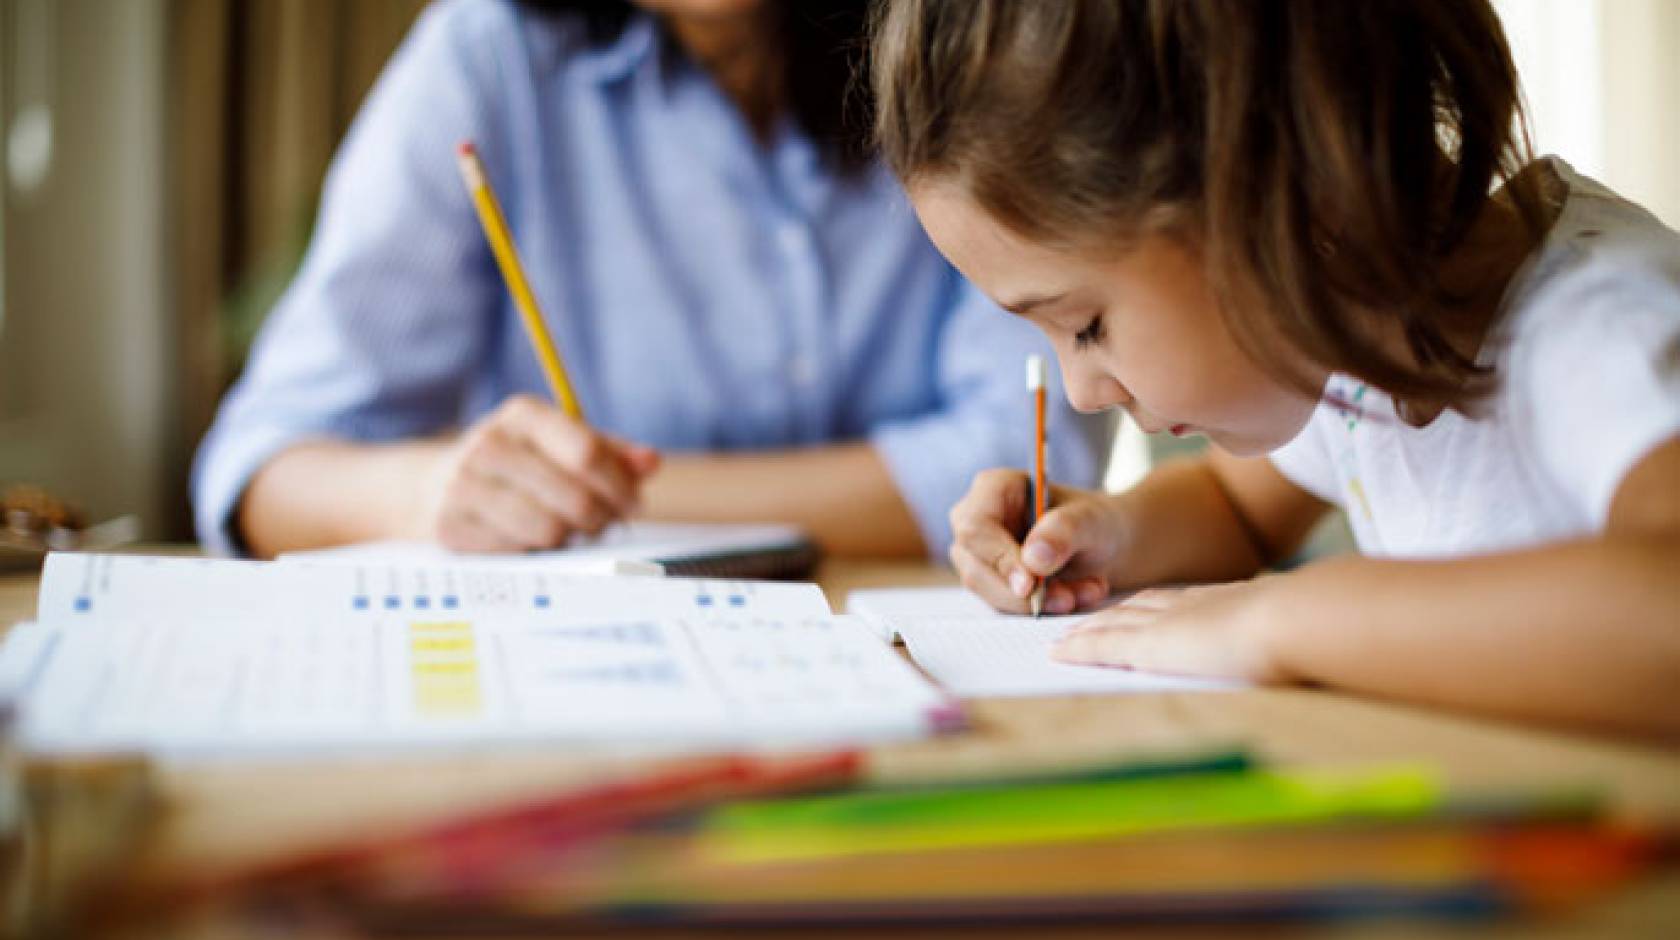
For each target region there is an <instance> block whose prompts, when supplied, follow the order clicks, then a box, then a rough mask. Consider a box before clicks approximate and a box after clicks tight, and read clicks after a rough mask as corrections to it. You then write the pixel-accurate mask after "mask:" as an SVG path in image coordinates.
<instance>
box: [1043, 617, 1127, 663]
mask: <svg viewBox="0 0 1680 940" xmlns="http://www.w3.org/2000/svg"><path fill="white" fill-rule="evenodd" d="M1133 646H1134V636H1133V631H1132V630H1131V629H1129V628H1126V627H1116V626H1106V627H1098V628H1095V629H1087V630H1073V631H1070V632H1069V633H1068V634H1067V635H1065V636H1063V637H1062V638H1061V639H1060V640H1058V641H1056V645H1055V646H1054V647H1052V648H1051V650H1050V657H1051V658H1052V659H1054V660H1056V661H1057V662H1064V663H1076V664H1080V665H1097V666H1118V667H1120V668H1122V669H1130V668H1132V655H1131V654H1132V652H1133Z"/></svg>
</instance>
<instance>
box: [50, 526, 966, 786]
mask: <svg viewBox="0 0 1680 940" xmlns="http://www.w3.org/2000/svg"><path fill="white" fill-rule="evenodd" d="M40 619H41V620H42V622H43V623H48V624H50V625H52V626H53V627H54V628H56V629H57V631H58V633H59V636H58V642H57V643H56V646H55V649H54V652H53V655H52V656H51V658H50V660H49V661H48V662H47V663H46V665H45V667H44V668H43V671H42V673H41V676H40V679H39V680H38V681H37V682H36V683H35V684H34V688H33V689H32V690H31V692H30V693H29V695H28V697H27V699H26V700H25V703H24V726H23V727H24V734H23V741H24V743H25V746H26V747H28V748H30V749H31V750H35V751H47V752H65V751H71V752H97V751H111V750H119V751H120V750H139V751H146V752H151V753H157V754H166V755H172V756H174V755H189V756H220V755H229V754H253V753H265V752H275V751H278V752H287V753H289V752H295V751H300V750H301V751H320V750H336V749H353V750H357V751H362V750H367V749H369V748H384V747H403V746H414V745H424V746H435V745H439V744H471V745H478V744H484V743H496V742H504V741H531V740H536V741H547V742H568V743H591V744H604V745H615V746H620V745H622V746H638V745H649V746H660V747H673V748H684V749H693V748H706V747H717V746H754V745H760V744H801V745H813V746H815V745H827V744H843V743H855V742H863V741H872V740H879V739H882V738H895V737H905V736H913V735H919V734H923V733H926V732H928V731H930V730H934V729H936V728H938V727H942V726H945V725H948V724H950V723H952V722H953V721H954V720H955V718H956V716H957V713H956V711H955V710H954V708H953V707H952V706H951V703H950V701H949V700H948V699H947V698H946V697H945V696H943V695H942V694H940V693H939V692H938V691H937V690H936V689H934V688H933V687H932V686H931V685H929V684H928V683H927V682H926V681H925V680H923V679H922V678H921V677H920V676H919V675H917V674H916V672H915V671H914V670H913V669H911V668H910V667H909V666H908V664H906V663H905V662H904V661H903V660H902V659H901V658H899V657H898V656H896V655H894V654H893V653H892V652H891V651H890V650H887V649H885V648H883V647H882V646H881V644H880V643H879V642H878V641H877V640H876V639H875V638H874V637H873V636H871V635H870V634H869V632H868V631H867V629H865V628H864V627H863V626H862V625H861V624H860V623H858V622H857V621H855V620H853V619H851V618H845V617H836V616H833V615H832V614H830V613H829V612H828V607H827V604H826V602H825V601H824V599H823V596H822V593H821V591H820V590H818V589H817V588H816V586H815V585H809V584H767V583H761V582H730V581H713V580H706V579H684V578H662V579H646V578H630V579H616V578H590V577H566V576H560V575H553V574H547V573H543V572H535V571H512V570H505V569H482V568H480V569H473V568H459V567H421V568H404V567H401V566H385V565H371V566H347V565H320V566H315V565H305V564H293V565H277V564H263V563H258V562H235V561H217V560H202V559H158V558H143V557H137V556H98V555H57V556H52V557H50V558H49V559H48V562H47V568H46V571H45V572H44V575H43V583H42V590H41V599H40Z"/></svg>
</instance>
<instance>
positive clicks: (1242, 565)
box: [951, 450, 1328, 613]
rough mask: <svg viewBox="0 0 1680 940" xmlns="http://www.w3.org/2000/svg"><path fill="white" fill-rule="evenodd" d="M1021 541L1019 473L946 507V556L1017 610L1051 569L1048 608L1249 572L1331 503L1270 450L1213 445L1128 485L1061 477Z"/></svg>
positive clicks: (1022, 478) (977, 486)
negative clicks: (1077, 485)
mask: <svg viewBox="0 0 1680 940" xmlns="http://www.w3.org/2000/svg"><path fill="white" fill-rule="evenodd" d="M1052 499H1053V508H1052V509H1051V511H1050V512H1049V513H1048V514H1047V515H1046V516H1045V517H1044V518H1043V519H1041V520H1039V522H1038V524H1037V525H1035V526H1034V527H1033V529H1032V531H1031V532H1030V533H1028V534H1027V537H1026V539H1025V541H1024V542H1022V543H1019V544H1017V541H1016V539H1017V535H1016V533H1018V532H1019V531H1020V530H1021V528H1022V527H1023V523H1024V521H1025V516H1026V511H1027V478H1026V474H1024V473H1022V472H1020V471H1016V470H988V471H986V472H984V473H982V474H980V475H979V476H977V477H976V478H975V480H974V484H973V486H972V487H970V488H969V492H968V495H967V496H965V497H963V499H962V501H961V502H959V503H958V504H957V506H956V508H955V509H953V510H952V511H951V527H952V530H953V532H954V534H955V536H956V542H955V544H954V545H953V546H952V549H951V561H952V563H953V564H955V565H956V568H957V572H958V574H960V575H961V576H962V579H963V583H964V584H965V585H966V586H967V587H968V588H969V589H970V590H972V591H974V592H975V593H977V594H979V595H980V596H981V597H983V598H985V599H986V600H987V601H988V602H989V603H991V604H992V605H993V606H994V607H996V608H998V609H999V610H1005V611H1013V612H1017V613H1019V612H1022V611H1025V610H1026V606H1027V597H1028V595H1030V594H1031V593H1032V590H1033V587H1034V585H1035V584H1036V579H1037V578H1040V577H1046V576H1052V575H1053V576H1054V579H1053V580H1052V581H1051V582H1050V584H1049V586H1048V588H1047V590H1046V593H1045V609H1046V610H1047V611H1049V612H1051V613H1065V612H1067V611H1070V610H1073V609H1074V608H1075V607H1076V606H1081V605H1083V606H1092V605H1095V604H1098V603H1100V602H1102V601H1103V600H1104V599H1106V598H1107V597H1108V596H1109V594H1110V592H1111V591H1115V590H1126V589H1132V588H1137V587H1143V586H1146V585H1152V584H1170V583H1184V582H1204V581H1228V580H1232V579H1236V578H1247V577H1252V576H1253V575H1254V574H1255V573H1256V572H1258V571H1260V570H1261V569H1262V568H1263V567H1265V566H1266V565H1267V564H1270V563H1272V562H1276V561H1279V560H1281V559H1283V558H1285V557H1287V556H1288V555H1289V554H1290V553H1291V552H1293V551H1294V550H1295V548H1296V547H1297V546H1298V545H1299V544H1300V543H1301V541H1302V539H1303V538H1304V537H1305V536H1306V534H1307V532H1308V531H1309V530H1311V529H1312V527H1313V525H1314V524H1315V523H1316V522H1317V521H1318V520H1319V519H1321V518H1323V516H1324V513H1325V511H1326V510H1327V509H1328V507H1327V506H1326V505H1325V504H1324V503H1323V502H1322V501H1320V500H1319V499H1317V498H1316V497H1314V496H1312V495H1311V494H1309V493H1307V492H1305V491H1304V490H1302V489H1300V488H1299V487H1297V486H1295V484H1293V483H1291V482H1290V481H1289V480H1287V479H1285V478H1284V477H1283V476H1282V475H1281V474H1279V473H1278V472H1277V471H1276V470H1275V469H1273V468H1272V465H1271V462H1270V461H1268V460H1266V459H1265V458H1263V457H1262V458H1249V459H1242V458H1236V457H1230V456H1227V455H1224V454H1221V453H1218V452H1216V451H1212V450H1210V451H1209V452H1208V453H1207V454H1206V455H1204V456H1201V457H1197V458H1194V459H1187V460H1176V461H1172V462H1170V463H1166V464H1163V465H1162V466H1160V467H1158V468H1156V469H1155V470H1154V471H1153V472H1151V473H1150V474H1149V476H1147V477H1145V478H1144V479H1143V481H1142V482H1140V483H1139V484H1138V485H1137V486H1135V487H1133V488H1132V489H1129V490H1127V491H1126V492H1124V493H1120V494H1116V495H1110V494H1105V493H1099V492H1091V491H1086V490H1075V489H1068V488H1064V487H1057V488H1054V490H1053V491H1052Z"/></svg>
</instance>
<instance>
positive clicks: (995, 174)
mask: <svg viewBox="0 0 1680 940" xmlns="http://www.w3.org/2000/svg"><path fill="white" fill-rule="evenodd" d="M873 30H874V36H873V49H872V55H871V69H872V71H873V78H872V83H873V88H874V93H875V101H876V119H875V131H876V138H877V140H878V141H879V143H880V145H881V151H882V153H883V155H884V157H885V159H886V161H887V163H888V164H889V165H890V166H891V167H892V168H893V170H894V171H895V172H897V173H898V174H899V176H900V177H902V178H903V179H904V180H905V181H906V182H907V183H909V184H910V185H912V186H914V185H915V184H916V183H917V182H918V181H921V180H931V179H938V180H941V181H944V182H951V183H954V184H956V185H957V186H959V187H960V188H961V190H962V191H963V192H965V193H966V194H967V195H968V196H969V197H971V198H973V199H974V200H975V202H976V203H977V205H979V206H980V207H981V208H982V209H984V210H985V211H986V212H988V213H989V214H991V215H992V216H993V217H994V218H996V219H997V220H998V221H999V222H1000V223H1001V224H1003V225H1005V226H1007V227H1009V228H1011V229H1013V230H1015V231H1017V232H1018V233H1020V234H1021V235H1023V236H1025V237H1028V238H1031V239H1033V240H1035V241H1040V242H1042V243H1045V244H1059V245H1063V246H1069V247H1075V246H1088V245H1091V244H1093V243H1099V244H1100V243H1102V242H1103V241H1105V240H1106V241H1107V242H1110V243H1123V242H1124V240H1127V239H1131V238H1136V237H1140V236H1145V235H1149V234H1166V235H1171V236H1174V237H1181V238H1184V239H1185V240H1186V241H1187V243H1189V244H1192V245H1194V246H1195V247H1196V248H1197V249H1198V250H1199V251H1200V252H1201V254H1202V257H1203V259H1204V264H1205V265H1206V270H1207V272H1208V276H1209V279H1210V282H1211V283H1212V285H1213V288H1214V290H1215V293H1216V295H1217V296H1218V298H1219V300H1220V304H1221V309H1222V316H1223V317H1224V320H1225V322H1226V325H1227V326H1228V328H1229V329H1230V330H1231V332H1232V334H1233V336H1234V337H1235V338H1236V339H1237V341H1238V342H1239V343H1241V344H1242V345H1243V347H1244V348H1245V349H1246V350H1247V351H1248V352H1249V353H1250V355H1252V356H1253V357H1254V358H1255V359H1256V361H1257V362H1259V363H1261V364H1262V365H1264V366H1266V367H1267V368H1269V369H1271V370H1272V371H1273V373H1274V374H1276V375H1278V376H1280V377H1283V378H1285V379H1287V380H1289V381H1292V382H1295V383H1298V384H1299V383H1302V382H1304V381H1305V379H1304V378H1302V377H1300V376H1297V375H1292V374H1290V370H1289V369H1288V367H1287V365H1286V363H1287V362H1289V361H1290V360H1291V359H1292V356H1291V355H1290V353H1291V352H1295V353H1299V354H1305V355H1306V356H1307V357H1309V358H1310V359H1311V360H1312V361H1314V362H1316V363H1317V364H1319V365H1321V366H1324V367H1326V368H1330V369H1335V370H1340V371H1344V372H1348V373H1351V374H1353V375H1356V376H1358V377H1360V378H1363V379H1365V380H1366V381H1368V382H1370V383H1372V384H1374V385H1376V386H1378V387H1380V388H1383V389H1384V390H1386V391H1388V392H1390V393H1392V394H1394V395H1395V396H1396V397H1397V398H1400V399H1402V400H1405V401H1409V402H1416V403H1424V402H1430V403H1436V404H1441V405H1450V406H1454V407H1460V408H1462V407H1464V406H1465V405H1467V404H1469V403H1471V402H1473V401H1474V400H1475V399H1476V398H1477V397H1478V396H1480V395H1481V394H1483V393H1485V391H1486V390H1487V388H1488V386H1489V382H1490V379H1491V376H1490V375H1489V374H1488V372H1487V370H1486V369H1484V368H1483V367H1481V366H1478V365H1477V364H1476V363H1475V362H1474V361H1473V360H1472V359H1471V358H1470V357H1467V356H1465V355H1463V354H1462V353H1460V352H1459V351H1457V350H1456V349H1455V348H1454V346H1453V345H1452V344H1451V343H1449V342H1448V341H1447V336H1449V335H1453V334H1455V333H1456V332H1457V330H1458V329H1459V328H1460V327H1462V326H1463V325H1464V324H1463V323H1461V322H1459V319H1460V318H1462V317H1465V316H1468V314H1467V313H1466V311H1467V310H1470V309H1471V305H1470V304H1468V303H1466V301H1467V297H1466V296H1465V295H1464V292H1462V291H1459V290H1456V289H1455V288H1454V287H1453V286H1451V285H1448V284H1444V283H1443V276H1444V273H1445V272H1444V267H1443V266H1444V262H1445V260H1446V259H1447V258H1448V257H1449V256H1451V255H1452V254H1453V253H1454V252H1455V251H1456V250H1459V249H1460V248H1462V247H1464V246H1465V243H1466V242H1465V239H1466V235H1467V234H1468V233H1469V232H1470V230H1471V228H1472V226H1473V225H1474V224H1475V223H1476V222H1477V220H1478V219H1479V218H1481V217H1482V213H1483V212H1484V210H1485V209H1486V208H1487V207H1488V205H1489V204H1490V200H1489V193H1490V189H1491V187H1492V186H1493V185H1494V184H1495V183H1496V182H1500V181H1504V182H1505V183H1506V184H1507V185H1506V187H1505V189H1506V192H1507V193H1509V194H1510V198H1511V200H1512V202H1513V203H1514V204H1515V206H1516V208H1517V210H1518V212H1519V215H1520V217H1521V219H1522V220H1523V221H1524V222H1525V223H1526V231H1527V233H1528V234H1529V235H1530V236H1531V237H1536V238H1537V237H1538V236H1539V233H1540V232H1541V231H1542V230H1543V227H1544V222H1543V221H1542V218H1543V213H1542V211H1541V209H1540V204H1539V200H1538V195H1537V189H1535V188H1534V187H1533V186H1531V185H1530V183H1531V180H1530V179H1529V177H1530V176H1531V175H1532V174H1524V175H1523V177H1521V178H1518V179H1516V180H1513V177H1514V176H1516V174H1517V173H1518V171H1519V170H1520V169H1521V167H1522V166H1523V165H1524V164H1525V163H1526V162H1527V160H1528V148H1527V145H1526V142H1525V141H1526V135H1525V134H1524V133H1523V132H1522V125H1521V120H1520V119H1521V108H1520V98H1519V91H1518V85H1517V77H1516V70H1515V68H1514V66H1513V65H1512V62H1511V55H1510V51H1509V49H1508V47H1507V46H1506V42H1505V36H1504V33H1503V31H1502V30H1501V28H1500V25H1499V20H1498V18H1497V16H1496V15H1495V14H1494V11H1493V10H1492V8H1491V7H1490V6H1489V5H1488V3H1487V2H1486V0H1062V2H1053V0H887V2H885V3H884V4H883V5H882V7H881V8H880V10H879V12H878V15H877V17H876V22H875V23H874V25H873ZM1093 239H1095V240H1096V241H1095V242H1094V241H1093ZM1256 314H1260V315H1259V316H1257V315H1256ZM1367 315H1369V316H1371V317H1376V318H1383V319H1386V320H1388V321H1390V322H1393V321H1395V320H1398V322H1400V323H1402V324H1403V326H1404V330H1405V335H1406V338H1407V340H1408V342H1409V345H1410V355H1398V356H1397V355H1395V354H1393V353H1391V352H1389V351H1387V349H1388V347H1387V346H1386V345H1384V344H1383V343H1382V342H1381V341H1380V340H1379V339H1378V338H1377V336H1376V331H1375V329H1374V327H1373V324H1374V323H1375V322H1377V321H1376V320H1372V319H1366V317H1367ZM1280 342H1281V343H1282V345H1280ZM1313 391H1314V392H1315V393H1316V391H1317V390H1316V389H1314V390H1313Z"/></svg>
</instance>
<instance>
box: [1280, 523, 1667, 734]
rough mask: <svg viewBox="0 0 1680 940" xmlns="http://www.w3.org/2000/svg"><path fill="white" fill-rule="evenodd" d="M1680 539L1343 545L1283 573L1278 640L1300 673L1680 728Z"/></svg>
mask: <svg viewBox="0 0 1680 940" xmlns="http://www.w3.org/2000/svg"><path fill="white" fill-rule="evenodd" d="M1677 572H1680V540H1676V539H1675V538H1673V537H1672V536H1666V537H1665V536H1656V537H1649V538H1633V537H1621V538H1616V539H1599V540H1593V541H1582V542H1573V543H1568V544H1563V545H1555V546H1550V547H1546V548H1541V549H1535V550H1530V551H1523V552H1513V553H1505V554H1498V555H1487V556H1481V557H1475V558H1466V559H1460V560H1453V561H1429V562H1418V561H1388V560H1377V559H1365V558H1342V559H1332V560H1329V561H1325V562H1321V563H1319V564H1316V565H1312V566H1309V567H1308V568H1305V569H1302V570H1301V571H1298V572H1296V573H1294V574H1291V575H1287V576H1284V577H1281V578H1278V579H1276V581H1275V582H1273V583H1272V584H1271V585H1270V586H1269V588H1268V590H1267V594H1266V600H1265V602H1264V605H1263V606H1264V615H1263V617H1262V618H1261V620H1262V622H1263V623H1264V624H1265V626H1264V628H1263V629H1264V631H1265V633H1266V645H1267V646H1268V647H1269V648H1270V649H1271V650H1272V652H1273V653H1274V655H1275V657H1276V660H1277V663H1278V665H1279V666H1280V667H1281V668H1282V669H1283V670H1284V671H1285V672H1286V673H1287V674H1289V675H1291V676H1293V677H1294V678H1297V679H1300V680H1302V681H1308V682H1318V683H1323V684H1325V685H1332V686H1337V687H1341V688H1346V689H1351V690H1357V691H1362V692H1368V693H1373V694H1377V695H1382V696H1389V697H1393V698H1401V699H1407V700H1411V701H1418V702H1425V703H1433V704H1439V705H1446V706H1452V707H1455V708H1468V709H1473V710H1479V711H1484V712H1488V713H1492V714H1500V715H1505V716H1510V717H1516V718H1524V719H1537V720H1546V721H1561V722H1566V723H1573V724H1579V725H1584V726H1595V727H1607V728H1617V729H1622V730H1632V731H1638V732H1642V733H1652V732H1656V733H1659V734H1663V735H1666V736H1670V737H1673V736H1680V576H1677Z"/></svg>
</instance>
